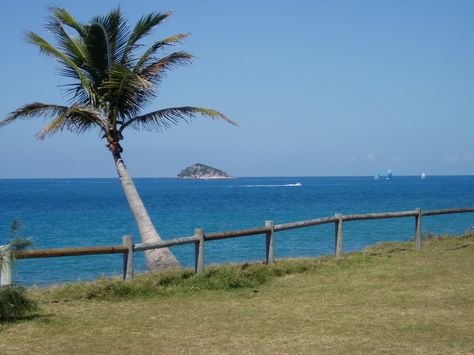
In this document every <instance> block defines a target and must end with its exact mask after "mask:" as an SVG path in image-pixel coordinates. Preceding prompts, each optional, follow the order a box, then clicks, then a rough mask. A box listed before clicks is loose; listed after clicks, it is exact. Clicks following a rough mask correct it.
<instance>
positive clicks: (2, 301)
mask: <svg viewBox="0 0 474 355" xmlns="http://www.w3.org/2000/svg"><path fill="white" fill-rule="evenodd" d="M37 309H38V306H37V304H36V302H34V301H33V300H31V299H29V298H28V297H27V295H26V291H25V289H24V288H23V287H19V286H6V287H0V322H1V323H3V322H7V321H14V320H16V319H21V318H25V317H28V316H30V315H32V314H33V313H34V312H35V311H37Z"/></svg>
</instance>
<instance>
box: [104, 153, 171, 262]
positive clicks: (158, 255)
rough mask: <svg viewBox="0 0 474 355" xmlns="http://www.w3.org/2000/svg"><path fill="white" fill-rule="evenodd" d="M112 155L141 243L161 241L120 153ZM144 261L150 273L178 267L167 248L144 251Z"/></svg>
mask: <svg viewBox="0 0 474 355" xmlns="http://www.w3.org/2000/svg"><path fill="white" fill-rule="evenodd" d="M112 155H113V157H114V161H115V167H116V168H117V173H118V176H119V178H120V182H121V184H122V188H123V191H124V192H125V196H126V197H127V200H128V204H129V205H130V209H131V210H132V213H133V216H134V217H135V221H136V223H137V226H138V230H139V232H140V237H141V239H142V241H143V242H151V241H157V240H161V238H160V236H159V234H158V232H157V231H156V229H155V227H154V226H153V224H152V222H151V219H150V216H149V215H148V212H147V211H146V209H145V206H144V205H143V202H142V200H141V198H140V196H139V195H138V192H137V189H136V188H135V185H134V183H133V181H132V178H131V177H130V175H129V173H128V170H127V167H126V166H125V163H124V162H123V160H122V157H121V156H120V153H117V152H116V153H112ZM145 259H146V266H147V269H148V270H150V271H158V270H165V269H176V268H179V267H180V264H179V261H178V260H177V259H176V257H175V256H174V255H173V253H172V252H171V251H170V250H169V249H168V248H163V249H153V250H147V251H145Z"/></svg>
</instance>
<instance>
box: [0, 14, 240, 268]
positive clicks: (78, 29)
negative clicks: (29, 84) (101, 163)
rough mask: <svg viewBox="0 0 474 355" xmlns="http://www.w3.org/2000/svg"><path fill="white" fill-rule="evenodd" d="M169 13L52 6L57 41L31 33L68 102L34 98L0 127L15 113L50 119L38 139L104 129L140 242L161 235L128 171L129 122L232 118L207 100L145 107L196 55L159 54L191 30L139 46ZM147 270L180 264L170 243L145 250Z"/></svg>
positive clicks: (156, 125)
mask: <svg viewBox="0 0 474 355" xmlns="http://www.w3.org/2000/svg"><path fill="white" fill-rule="evenodd" d="M169 16H170V13H168V12H166V13H159V12H153V13H150V14H147V15H144V16H142V17H141V18H140V20H139V21H138V22H137V23H136V24H135V26H133V27H132V26H129V25H128V24H127V22H126V20H125V19H124V17H123V15H122V13H121V11H120V9H119V8H118V9H116V10H113V11H111V12H110V13H109V14H107V15H105V16H95V17H93V18H92V19H91V20H90V21H89V22H88V23H81V22H79V21H77V20H76V19H75V18H74V17H73V16H71V14H70V13H69V12H68V11H66V10H65V9H62V8H58V7H53V8H51V15H50V18H49V20H48V22H47V25H46V29H47V30H48V31H49V32H50V33H52V35H53V36H54V37H55V40H56V45H53V44H51V43H50V42H48V41H47V40H45V39H44V38H43V37H41V36H40V35H38V34H36V33H34V32H29V33H28V34H27V40H28V41H29V42H30V43H32V44H34V45H36V46H37V47H38V48H39V50H40V52H41V53H43V54H45V55H47V56H49V57H52V58H53V59H55V60H56V61H57V62H58V63H59V70H60V74H61V75H63V76H65V77H67V78H69V79H71V82H70V83H69V84H68V85H66V94H67V96H69V99H70V100H69V105H56V104H49V103H40V102H34V103H31V104H27V105H24V106H22V107H20V108H18V109H17V110H15V111H13V112H12V113H10V114H9V115H8V116H7V117H6V118H5V119H3V120H2V121H0V127H1V126H4V125H6V124H9V123H11V122H13V121H15V120H17V119H29V118H38V117H43V118H48V119H49V121H48V124H47V125H46V126H44V127H43V128H42V129H41V130H40V131H39V132H38V133H37V137H38V138H39V139H44V138H45V137H47V136H49V135H52V134H54V133H57V132H60V131H62V130H69V131H71V132H74V133H83V132H85V131H88V130H90V129H98V130H99V131H100V134H101V135H102V138H105V139H106V140H107V147H108V149H109V150H110V152H111V153H112V156H113V159H114V161H115V166H116V169H117V173H118V176H119V178H120V182H121V184H122V187H123V190H124V192H125V195H126V197H127V200H128V203H129V205H130V208H131V210H132V212H133V216H134V217H135V221H136V223H137V225H138V229H139V232H140V236H141V238H142V241H144V242H149V241H156V240H160V236H159V235H158V233H157V231H156V230H155V228H154V226H153V224H152V222H151V219H150V217H149V215H148V213H147V211H146V209H145V207H144V205H143V202H142V200H141V199H140V196H139V195H138V192H137V190H136V188H135V185H134V184H133V181H132V179H131V177H130V175H129V173H128V170H127V168H126V166H125V163H124V161H123V159H122V156H121V153H122V151H123V149H122V146H121V144H120V141H121V140H122V139H123V135H124V130H125V128H130V129H135V130H140V129H144V130H152V131H162V130H163V129H166V128H168V127H170V126H171V125H174V124H177V123H180V122H189V121H190V120H191V119H192V118H195V117H196V116H198V115H202V116H207V117H210V118H212V119H221V120H224V121H227V122H229V123H231V124H233V125H237V124H236V123H235V122H234V121H232V120H230V119H229V118H227V117H226V116H225V115H223V114H222V113H220V112H218V111H215V110H212V109H208V108H201V107H191V106H185V107H172V108H165V109H161V110H158V111H153V112H149V113H146V114H142V113H141V111H142V109H143V107H144V106H145V105H146V104H147V103H149V102H150V101H151V100H152V99H153V98H155V97H156V94H157V86H158V85H159V84H160V82H161V81H162V80H163V78H164V76H165V74H166V72H167V71H168V70H169V69H172V68H175V67H177V66H179V65H183V64H189V63H190V62H191V61H192V59H193V57H192V56H191V55H190V54H188V53H186V52H183V51H177V52H172V53H170V54H168V55H165V56H161V57H160V56H158V54H159V53H162V52H163V50H164V49H165V48H167V47H169V46H172V45H175V44H179V43H181V41H182V40H183V39H185V38H186V37H187V36H188V34H186V33H179V34H176V35H174V36H171V37H168V38H165V39H162V40H159V41H156V42H154V43H153V44H152V45H151V46H150V47H149V48H147V49H146V50H140V49H141V48H142V46H143V45H141V44H140V41H141V40H142V39H143V38H144V37H146V36H148V35H149V34H150V33H151V31H152V30H153V29H154V28H155V27H156V26H157V25H159V24H161V23H162V22H163V21H164V20H165V19H166V18H167V17H169ZM145 256H146V260H147V267H148V269H149V270H158V269H166V268H175V267H179V262H178V261H177V260H176V258H175V257H174V255H173V254H172V253H171V252H170V251H169V250H168V249H155V250H152V251H148V252H146V253H145Z"/></svg>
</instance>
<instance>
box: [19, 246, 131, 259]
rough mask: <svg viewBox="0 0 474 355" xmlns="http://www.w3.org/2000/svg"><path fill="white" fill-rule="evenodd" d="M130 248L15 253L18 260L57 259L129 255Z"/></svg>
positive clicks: (90, 248)
mask: <svg viewBox="0 0 474 355" xmlns="http://www.w3.org/2000/svg"><path fill="white" fill-rule="evenodd" d="M127 252H128V248H127V247H125V246H123V245H116V246H98V247H78V248H62V249H36V250H19V251H15V253H14V254H15V258H16V259H33V258H55V257H60V256H84V255H99V254H116V253H122V254H123V253H127Z"/></svg>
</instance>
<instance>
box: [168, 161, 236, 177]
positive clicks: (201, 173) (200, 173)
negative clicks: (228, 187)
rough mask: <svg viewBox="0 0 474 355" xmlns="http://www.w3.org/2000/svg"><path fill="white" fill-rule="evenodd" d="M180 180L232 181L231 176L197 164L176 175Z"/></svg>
mask: <svg viewBox="0 0 474 355" xmlns="http://www.w3.org/2000/svg"><path fill="white" fill-rule="evenodd" d="M177 177H178V178H180V179H204V180H206V179H232V178H233V176H231V175H229V174H227V173H226V172H224V171H222V170H219V169H216V168H213V167H211V166H209V165H205V164H201V163H197V164H193V165H191V166H188V167H187V168H184V169H183V170H181V171H180V173H179V174H178V175H177Z"/></svg>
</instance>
